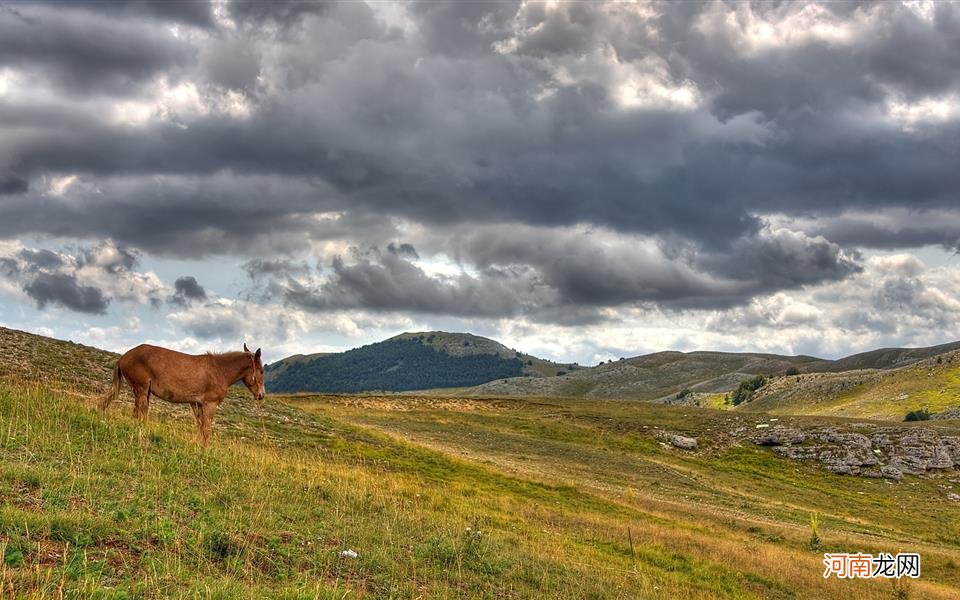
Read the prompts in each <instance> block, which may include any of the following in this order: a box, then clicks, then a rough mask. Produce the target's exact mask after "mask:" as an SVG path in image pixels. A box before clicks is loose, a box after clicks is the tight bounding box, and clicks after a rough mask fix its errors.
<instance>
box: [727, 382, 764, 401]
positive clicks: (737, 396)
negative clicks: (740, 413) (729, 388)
mask: <svg viewBox="0 0 960 600" xmlns="http://www.w3.org/2000/svg"><path fill="white" fill-rule="evenodd" d="M765 383H767V378H766V377H764V376H763V375H756V376H754V377H751V378H750V379H744V380H743V381H741V382H740V385H739V386H738V387H737V389H736V390H735V391H734V392H733V396H732V397H731V399H730V400H731V402H733V405H734V406H738V405H740V404H743V403H744V402H750V400H752V399H753V393H754V392H756V391H757V390H759V389H760V388H762V387H763V386H764V384H765Z"/></svg>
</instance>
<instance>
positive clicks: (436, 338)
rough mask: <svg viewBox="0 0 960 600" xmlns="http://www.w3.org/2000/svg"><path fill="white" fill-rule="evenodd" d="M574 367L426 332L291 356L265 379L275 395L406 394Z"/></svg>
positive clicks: (486, 342)
mask: <svg viewBox="0 0 960 600" xmlns="http://www.w3.org/2000/svg"><path fill="white" fill-rule="evenodd" d="M575 368H577V367H576V366H574V365H558V364H556V363H551V362H550V361H546V360H543V359H540V358H537V357H535V356H531V355H528V354H524V353H522V352H518V351H516V350H513V349H510V348H507V347H506V346H504V345H503V344H500V343H498V342H495V341H493V340H491V339H488V338H484V337H480V336H476V335H471V334H466V333H446V332H442V331H428V332H419V333H405V334H401V335H398V336H396V337H392V338H390V339H388V340H384V341H382V342H378V343H375V344H369V345H367V346H362V347H360V348H354V349H353V350H348V351H346V352H339V353H335V354H325V355H316V354H314V355H308V356H304V355H295V356H292V357H290V358H286V359H283V360H281V361H278V362H276V363H274V364H271V365H268V366H267V369H266V373H265V380H266V385H267V389H268V390H270V391H273V392H300V391H322V392H362V391H370V390H379V391H408V390H425V389H431V388H456V387H469V386H475V385H478V384H482V383H485V382H488V381H491V380H493V379H498V378H509V377H517V376H521V375H524V374H532V375H535V376H538V377H543V376H547V375H552V376H556V375H557V373H558V372H559V371H563V372H567V371H570V370H573V369H575Z"/></svg>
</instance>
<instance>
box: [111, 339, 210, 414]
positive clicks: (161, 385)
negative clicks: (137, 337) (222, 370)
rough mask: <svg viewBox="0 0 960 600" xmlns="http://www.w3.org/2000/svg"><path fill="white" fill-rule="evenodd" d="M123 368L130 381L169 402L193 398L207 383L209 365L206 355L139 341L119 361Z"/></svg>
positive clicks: (122, 370)
mask: <svg viewBox="0 0 960 600" xmlns="http://www.w3.org/2000/svg"><path fill="white" fill-rule="evenodd" d="M117 364H118V366H119V367H120V371H121V372H122V373H123V374H124V376H125V377H126V378H127V379H128V380H129V381H130V382H131V383H134V384H137V385H141V386H147V387H149V389H150V391H151V392H152V393H154V394H155V395H157V396H159V397H161V398H163V399H164V400H169V401H179V400H178V398H179V397H181V396H183V397H188V398H192V397H194V396H195V395H196V394H197V393H198V392H199V391H202V390H203V389H204V388H206V387H207V386H208V382H209V372H208V371H209V365H208V364H207V361H206V360H205V359H204V356H203V355H199V356H197V355H193V354H184V353H183V352H177V351H176V350H170V349H169V348H162V347H160V346H152V345H150V344H140V345H139V346H137V347H135V348H131V349H130V350H128V351H127V353H126V354H124V355H123V356H121V357H120V360H119V361H118V363H117Z"/></svg>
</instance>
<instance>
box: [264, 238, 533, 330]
mask: <svg viewBox="0 0 960 600" xmlns="http://www.w3.org/2000/svg"><path fill="white" fill-rule="evenodd" d="M331 271H332V272H331V274H330V276H329V278H328V279H326V280H324V281H323V282H321V283H318V284H316V285H315V286H311V285H308V284H304V283H301V282H300V281H298V280H296V279H292V278H288V279H286V280H285V281H280V282H278V283H277V289H278V290H279V292H280V293H281V294H282V297H283V299H284V300H285V301H286V302H288V303H290V304H293V305H294V306H298V307H300V308H304V309H307V310H316V311H326V310H338V309H349V308H365V309H368V310H374V311H391V312H392V311H410V312H419V313H430V314H447V315H457V316H481V317H500V316H508V315H513V314H517V313H519V312H520V311H521V309H522V308H523V307H524V305H525V303H526V302H528V301H529V300H531V299H528V298H524V297H523V296H522V290H521V289H519V288H520V287H521V286H523V284H524V283H525V282H524V277H523V276H522V274H521V275H520V276H514V277H510V278H501V277H497V276H488V275H481V276H480V277H472V276H470V275H467V274H461V275H459V276H456V277H436V276H431V275H429V274H428V273H426V272H424V271H423V270H422V269H421V268H420V267H418V266H417V265H415V264H413V263H412V262H410V261H409V260H407V259H406V258H405V257H403V256H401V255H399V254H398V253H396V252H385V253H382V252H380V251H379V250H376V249H372V250H370V251H367V252H360V251H357V250H355V251H354V253H353V256H352V257H350V260H349V261H348V260H345V259H344V258H343V257H340V256H338V257H335V258H334V260H333V262H332V264H331ZM526 286H529V282H526Z"/></svg>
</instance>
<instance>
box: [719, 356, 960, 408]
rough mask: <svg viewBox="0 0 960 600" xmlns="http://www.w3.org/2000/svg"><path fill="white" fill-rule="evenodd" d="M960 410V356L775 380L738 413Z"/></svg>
mask: <svg viewBox="0 0 960 600" xmlns="http://www.w3.org/2000/svg"><path fill="white" fill-rule="evenodd" d="M958 407H960V351H956V350H950V351H948V352H946V353H943V354H938V355H935V356H930V357H929V358H924V359H923V360H920V361H919V362H915V363H913V364H909V365H907V366H904V367H900V368H896V369H887V370H854V371H844V372H840V373H816V374H804V375H801V376H798V377H780V378H775V379H773V380H771V381H770V382H769V383H768V384H767V385H765V386H764V387H763V388H761V389H760V390H758V391H757V393H756V395H755V397H754V399H753V400H752V401H751V402H748V403H746V404H742V405H740V407H738V410H744V411H754V412H757V411H759V412H769V413H772V414H806V415H831V416H845V417H858V418H870V419H889V420H895V421H901V420H903V418H904V415H906V414H907V413H908V412H910V411H915V410H920V409H927V410H928V411H929V412H931V413H938V412H942V411H945V410H947V409H951V408H954V409H955V408H958Z"/></svg>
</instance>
